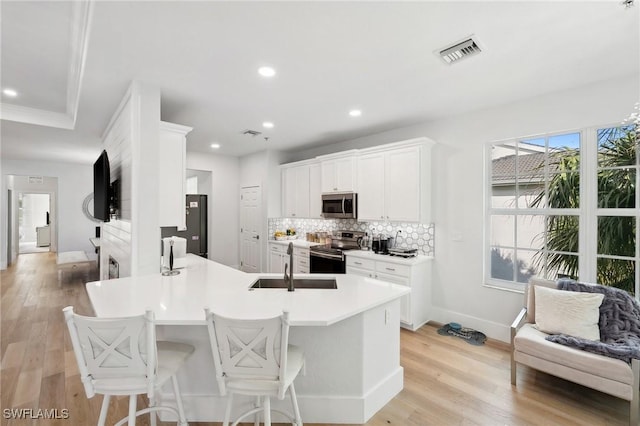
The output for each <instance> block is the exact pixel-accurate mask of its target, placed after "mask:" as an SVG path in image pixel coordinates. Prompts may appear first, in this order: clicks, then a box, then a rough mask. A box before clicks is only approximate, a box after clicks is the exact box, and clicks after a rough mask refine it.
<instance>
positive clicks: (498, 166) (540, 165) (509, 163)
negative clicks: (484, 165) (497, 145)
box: [491, 152, 557, 185]
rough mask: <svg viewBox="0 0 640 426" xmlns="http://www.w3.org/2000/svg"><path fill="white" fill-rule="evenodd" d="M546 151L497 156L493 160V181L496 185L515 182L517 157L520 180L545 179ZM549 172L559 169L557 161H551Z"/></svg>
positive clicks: (536, 181) (529, 181)
mask: <svg viewBox="0 0 640 426" xmlns="http://www.w3.org/2000/svg"><path fill="white" fill-rule="evenodd" d="M545 156H546V154H545V153H544V152H535V153H532V154H525V155H515V154H514V155H507V156H505V157H500V158H496V159H495V160H493V161H492V162H491V167H492V174H491V176H492V183H493V184H494V185H510V184H514V183H515V176H516V157H517V159H518V161H517V163H518V165H517V172H518V173H517V174H518V181H519V182H525V183H538V182H542V181H543V180H544V161H545ZM549 168H550V170H549V172H551V173H553V172H554V171H556V170H557V166H556V163H554V162H552V161H550V162H549Z"/></svg>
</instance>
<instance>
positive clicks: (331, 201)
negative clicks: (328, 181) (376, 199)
mask: <svg viewBox="0 0 640 426" xmlns="http://www.w3.org/2000/svg"><path fill="white" fill-rule="evenodd" d="M322 217H324V218H327V219H329V218H333V219H357V218H358V194H356V193H355V192H336V193H331V194H322Z"/></svg>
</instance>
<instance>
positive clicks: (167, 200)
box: [158, 126, 186, 230]
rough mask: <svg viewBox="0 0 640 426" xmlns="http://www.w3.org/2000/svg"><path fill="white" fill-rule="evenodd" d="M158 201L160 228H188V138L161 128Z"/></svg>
mask: <svg viewBox="0 0 640 426" xmlns="http://www.w3.org/2000/svg"><path fill="white" fill-rule="evenodd" d="M158 160H159V163H160V174H159V176H158V185H159V190H160V192H159V194H160V196H159V200H158V219H159V225H160V226H177V227H178V229H179V230H184V229H186V226H185V217H186V212H185V191H186V189H185V185H186V181H185V174H186V169H185V166H186V163H185V161H186V139H185V136H184V135H183V134H181V133H178V132H175V131H172V130H167V129H164V128H163V126H161V129H160V137H159V139H158Z"/></svg>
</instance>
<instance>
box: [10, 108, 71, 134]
mask: <svg viewBox="0 0 640 426" xmlns="http://www.w3.org/2000/svg"><path fill="white" fill-rule="evenodd" d="M0 119H2V120H9V121H17V122H19V123H27V124H36V125H38V126H48V127H57V128H59V129H73V128H74V127H75V120H74V119H73V118H72V117H70V116H69V115H68V114H66V113H63V112H54V111H49V110H45V109H37V108H30V107H25V106H20V105H12V104H6V103H0Z"/></svg>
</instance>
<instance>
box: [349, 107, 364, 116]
mask: <svg viewBox="0 0 640 426" xmlns="http://www.w3.org/2000/svg"><path fill="white" fill-rule="evenodd" d="M349 115H350V116H352V117H360V116H361V115H362V111H360V110H359V109H352V110H351V111H349Z"/></svg>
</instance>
